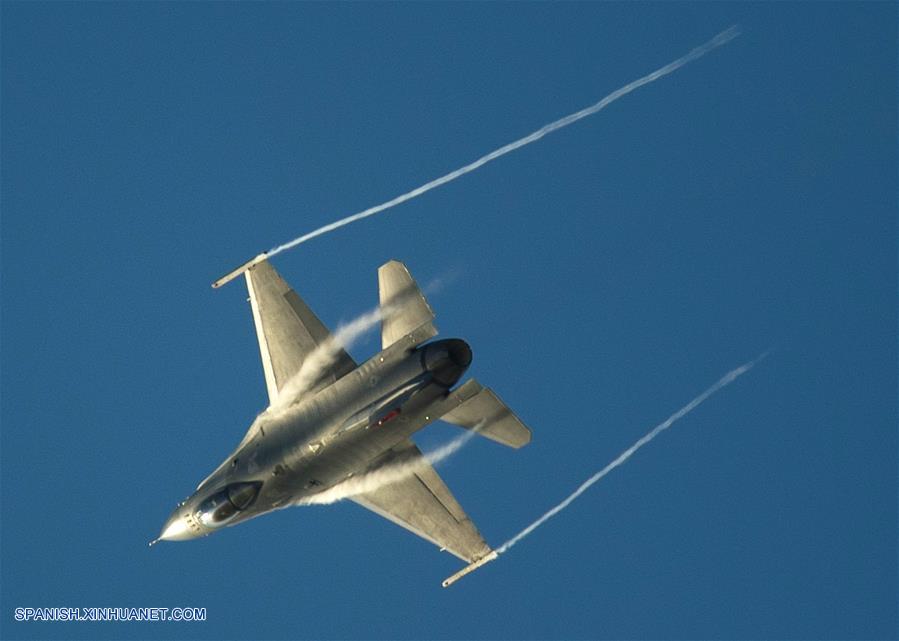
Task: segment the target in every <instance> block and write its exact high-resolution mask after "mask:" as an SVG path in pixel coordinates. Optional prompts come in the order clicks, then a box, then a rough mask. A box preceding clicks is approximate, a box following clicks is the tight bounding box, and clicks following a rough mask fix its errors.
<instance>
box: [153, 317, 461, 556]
mask: <svg viewBox="0 0 899 641" xmlns="http://www.w3.org/2000/svg"><path fill="white" fill-rule="evenodd" d="M417 342H418V341H417V339H416V338H415V336H414V334H413V335H410V336H409V337H407V339H405V340H401V341H398V342H396V343H394V344H393V345H391V346H390V347H388V348H387V349H385V350H383V351H381V352H380V353H378V354H376V355H375V356H374V357H372V358H371V359H369V360H368V361H366V362H365V363H362V364H361V365H359V367H357V368H356V369H355V370H353V371H351V372H349V373H348V374H346V375H345V376H343V377H342V378H340V379H338V380H337V381H335V382H334V383H333V384H331V385H329V386H327V387H324V388H323V389H320V390H318V391H316V392H315V393H309V394H306V395H301V396H300V398H299V399H297V400H296V402H294V403H293V404H291V405H289V406H287V407H285V408H284V409H281V410H277V411H275V410H269V411H267V412H265V413H263V414H262V415H260V417H259V418H257V420H256V421H254V423H253V425H251V427H250V429H249V431H248V432H247V435H246V436H245V437H244V439H243V440H242V441H241V443H240V445H238V447H237V449H236V450H235V451H234V452H233V453H232V454H231V455H230V456H229V457H228V458H227V459H226V460H225V461H224V462H223V463H222V464H221V465H220V466H219V467H218V468H217V469H216V470H215V471H214V472H213V473H212V474H211V475H210V476H209V477H208V478H206V479H205V480H204V481H203V482H202V483H201V484H200V486H199V487H198V488H197V490H196V491H195V492H194V493H193V495H191V496H190V497H189V498H188V499H186V500H185V501H184V502H182V503H181V504H179V505H178V507H177V508H176V509H175V511H174V512H173V513H172V515H171V516H170V517H169V520H168V521H167V522H166V524H165V526H164V527H163V532H162V535H161V536H160V539H164V540H184V539H192V538H197V537H201V536H206V535H209V534H211V533H213V532H215V531H217V530H220V529H222V528H223V527H226V526H231V525H235V524H237V523H240V522H242V521H245V520H247V519H250V518H252V517H254V516H258V515H260V514H263V513H265V512H269V511H271V510H273V509H278V508H281V507H285V506H287V505H291V504H294V503H298V502H301V501H303V500H304V499H308V498H309V497H312V496H313V495H315V494H317V493H319V492H323V491H325V490H328V489H329V488H332V487H334V486H335V485H337V484H339V483H341V482H343V481H345V480H347V479H348V478H350V477H352V476H354V475H357V474H362V473H364V472H365V471H366V470H367V469H368V468H369V467H370V466H371V465H372V464H373V463H374V462H376V461H377V460H378V458H379V457H380V456H382V455H383V454H385V453H386V452H388V451H389V450H391V448H393V447H394V446H396V445H397V444H398V443H400V442H402V441H404V440H405V439H408V437H409V436H410V435H412V434H413V433H414V432H416V431H418V430H420V429H421V428H423V427H425V426H426V425H428V424H429V423H431V422H433V421H434V420H436V419H437V418H439V417H440V416H442V415H443V414H444V413H446V411H447V410H448V409H449V405H448V404H449V403H450V402H451V400H450V398H449V396H450V394H449V390H450V388H451V387H452V386H453V385H455V384H456V382H458V380H459V379H460V378H461V376H462V375H463V374H464V372H465V371H466V370H467V368H468V366H469V364H470V362H471V349H470V348H469V347H468V345H467V344H466V343H465V342H464V341H462V340H459V339H445V340H439V341H435V342H432V343H427V344H424V345H421V346H419V347H415V345H416V344H417Z"/></svg>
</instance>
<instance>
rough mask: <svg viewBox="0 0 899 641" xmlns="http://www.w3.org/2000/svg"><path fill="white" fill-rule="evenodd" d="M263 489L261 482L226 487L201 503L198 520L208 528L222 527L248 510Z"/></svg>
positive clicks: (233, 484) (198, 509)
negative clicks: (260, 489)
mask: <svg viewBox="0 0 899 641" xmlns="http://www.w3.org/2000/svg"><path fill="white" fill-rule="evenodd" d="M261 487H262V483H261V482H260V481H252V482H249V483H232V484H231V485H226V486H225V487H223V488H222V489H220V490H219V491H217V492H215V493H214V494H212V495H211V496H210V497H209V498H207V499H206V500H205V501H203V502H202V503H200V507H198V508H197V519H198V520H199V521H200V523H202V524H203V525H204V526H206V527H208V528H217V527H221V526H223V525H225V524H226V523H228V522H229V521H231V520H232V519H233V518H234V517H235V516H237V514H238V513H240V512H241V511H243V510H245V509H247V508H248V507H249V506H250V504H251V503H252V502H253V500H254V499H255V498H256V495H257V494H259V488H261Z"/></svg>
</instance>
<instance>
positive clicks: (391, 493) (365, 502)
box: [351, 440, 490, 563]
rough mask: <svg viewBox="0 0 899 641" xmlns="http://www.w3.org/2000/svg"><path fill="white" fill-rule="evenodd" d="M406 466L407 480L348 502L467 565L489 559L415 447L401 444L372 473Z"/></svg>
mask: <svg viewBox="0 0 899 641" xmlns="http://www.w3.org/2000/svg"><path fill="white" fill-rule="evenodd" d="M407 464H408V465H410V467H411V469H412V470H414V471H411V472H410V474H409V476H405V477H403V478H402V479H401V480H398V481H396V482H394V483H390V484H388V485H384V486H382V487H380V488H378V489H377V490H375V491H373V492H368V493H366V494H358V495H356V496H353V497H352V499H351V500H353V501H355V502H356V503H358V504H359V505H361V506H362V507H365V508H368V509H369V510H371V511H372V512H375V513H376V514H380V515H381V516H383V517H384V518H387V519H390V520H391V521H393V522H394V523H396V524H397V525H399V526H402V527H404V528H406V529H407V530H409V531H410V532H413V533H415V534H417V535H418V536H420V537H422V538H423V539H427V540H428V541H430V542H431V543H433V544H434V545H436V546H438V547H440V548H444V549H446V550H447V551H449V552H451V553H453V554H455V555H456V556H457V557H459V558H460V559H462V560H464V561H466V562H469V563H471V562H473V561H477V560H479V559H481V558H483V557H485V556H486V555H488V554H489V553H490V547H489V546H488V545H487V543H485V542H484V539H483V538H482V537H481V534H480V533H479V532H478V530H477V528H476V527H475V526H474V523H472V522H471V519H469V518H468V515H467V514H465V510H463V509H462V506H461V505H459V503H458V501H456V499H455V498H454V497H453V495H452V493H451V492H450V491H449V488H447V487H446V484H445V483H444V482H443V480H442V479H441V478H440V476H439V475H438V474H437V472H436V471H435V470H434V468H433V467H432V466H431V464H430V463H428V462H427V460H426V459H425V458H424V456H423V455H422V453H421V451H420V450H419V449H418V447H416V445H415V443H413V442H412V441H410V440H406V441H404V442H402V443H400V444H399V445H397V446H396V447H394V448H393V449H392V450H390V451H389V452H388V453H387V455H386V456H385V457H383V458H382V459H381V460H380V461H378V462H377V463H376V464H375V466H373V469H374V468H383V467H384V466H392V465H399V466H405V465H407ZM369 471H371V469H370V470H369Z"/></svg>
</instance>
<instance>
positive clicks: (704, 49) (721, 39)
mask: <svg viewBox="0 0 899 641" xmlns="http://www.w3.org/2000/svg"><path fill="white" fill-rule="evenodd" d="M738 35H740V29H739V27H737V26H736V25H734V26H732V27H730V28H729V29H727V30H725V31H722V32H721V33H719V34H718V35H717V36H715V37H714V38H712V39H711V40H709V41H708V42H706V43H705V44H703V45H700V46H699V47H696V48H695V49H693V50H692V51H691V52H690V53H688V54H686V55H685V56H682V57H680V58H678V59H677V60H675V61H674V62H669V63H668V64H667V65H665V66H664V67H661V68H659V69H656V70H655V71H653V72H652V73H649V74H647V75H645V76H643V77H642V78H638V79H637V80H634V81H633V82H630V83H628V84H626V85H624V86H623V87H621V88H620V89H616V90H615V91H613V92H612V93H610V94H609V95H608V96H606V97H605V98H603V99H602V100H600V101H599V102H597V103H596V104H593V105H591V106H589V107H586V108H584V109H581V110H580V111H577V112H575V113H573V114H569V115H567V116H565V117H563V118H560V119H559V120H556V121H554V122H551V123H549V124H548V125H544V126H543V127H541V128H540V129H538V130H537V131H535V132H533V133H531V134H528V135H527V136H525V137H524V138H519V139H518V140H516V141H514V142H510V143H509V144H507V145H504V146H502V147H500V148H499V149H495V150H494V151H491V152H490V153H488V154H486V155H484V156H481V157H480V158H478V159H477V160H475V161H474V162H472V163H469V164H467V165H465V166H464V167H460V168H459V169H456V170H455V171H451V172H450V173H448V174H446V175H445V176H441V177H440V178H435V179H434V180H432V181H431V182H428V183H425V184H424V185H422V186H421V187H417V188H415V189H413V190H412V191H409V192H406V193H405V194H402V195H400V196H397V197H396V198H392V199H391V200H388V201H387V202H384V203H381V204H380V205H375V206H374V207H369V208H368V209H365V210H363V211H360V212H358V213H356V214H353V215H352V216H347V217H346V218H341V219H340V220H338V221H335V222H333V223H329V224H327V225H324V226H323V227H319V228H318V229H316V230H314V231H311V232H309V233H308V234H304V235H302V236H300V237H299V238H295V239H293V240H291V241H290V242H288V243H284V244H283V245H279V246H277V247H274V248H273V249H270V250H269V251H268V252H266V253H267V255H268V258H271V257H272V256H274V255H276V254H280V253H281V252H283V251H286V250H288V249H291V248H293V247H296V246H297V245H299V244H301V243H305V242H306V241H307V240H311V239H312V238H315V237H316V236H321V235H322V234H326V233H328V232H330V231H334V230H335V229H338V228H340V227H343V226H344V225H349V224H350V223H354V222H356V221H357V220H362V219H363V218H368V217H369V216H374V215H375V214H377V213H380V212H382V211H384V210H385V209H390V208H391V207H395V206H396V205H399V204H401V203H404V202H406V201H407V200H411V199H413V198H415V197H417V196H421V195H422V194H424V193H425V192H428V191H431V190H432V189H435V188H437V187H440V186H441V185H445V184H446V183H448V182H450V181H453V180H455V179H456V178H459V177H460V176H464V175H465V174H467V173H470V172H472V171H474V170H475V169H478V168H479V167H482V166H484V165H486V164H487V163H488V162H490V161H492V160H496V159H497V158H499V157H500V156H504V155H506V154H508V153H510V152H512V151H515V150H516V149H519V148H521V147H524V146H525V145H529V144H531V143H532V142H536V141H537V140H540V139H541V138H543V137H544V136H545V135H547V134H550V133H552V132H554V131H556V130H558V129H562V128H563V127H567V126H568V125H570V124H572V123H574V122H577V121H578V120H580V119H581V118H586V117H587V116H592V115H593V114H595V113H596V112H598V111H601V110H602V109H604V108H606V107H607V106H609V105H610V104H612V103H613V102H615V101H616V100H618V99H619V98H621V97H622V96H625V95H627V94H629V93H630V92H632V91H634V90H635V89H638V88H640V87H642V86H643V85H647V84H649V83H651V82H654V81H656V80H658V79H659V78H662V77H663V76H667V75H668V74H670V73H672V72H674V71H677V70H678V69H680V68H681V67H683V66H684V65H686V64H688V63H690V62H693V61H694V60H696V59H698V58H701V57H702V56H704V55H705V54H707V53H708V52H710V51H712V50H713V49H715V48H717V47H720V46H722V45H724V44H727V43H728V42H730V41H731V40H733V39H734V38H736V37H737V36H738Z"/></svg>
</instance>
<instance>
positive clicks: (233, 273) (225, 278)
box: [212, 252, 268, 289]
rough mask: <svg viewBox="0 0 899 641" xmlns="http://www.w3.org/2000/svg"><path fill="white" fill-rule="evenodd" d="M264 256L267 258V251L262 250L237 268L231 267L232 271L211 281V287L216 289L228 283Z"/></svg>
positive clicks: (263, 258) (256, 263)
mask: <svg viewBox="0 0 899 641" xmlns="http://www.w3.org/2000/svg"><path fill="white" fill-rule="evenodd" d="M266 258H268V252H262V253H261V254H259V255H258V256H256V257H255V258H251V259H250V260H248V261H247V262H245V263H244V264H243V265H241V266H240V267H238V268H236V269H233V270H232V271H230V272H228V273H227V274H225V275H224V276H222V277H221V278H219V279H218V280H217V281H215V282H214V283H212V288H213V289H218V288H219V287H221V286H222V285H226V284H227V283H230V282H231V281H232V280H234V279H235V278H237V277H238V276H240V275H241V274H243V273H244V272H245V271H247V270H248V269H250V268H251V267H253V266H254V265H258V264H259V263H261V262H262V261H264V260H265V259H266Z"/></svg>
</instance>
